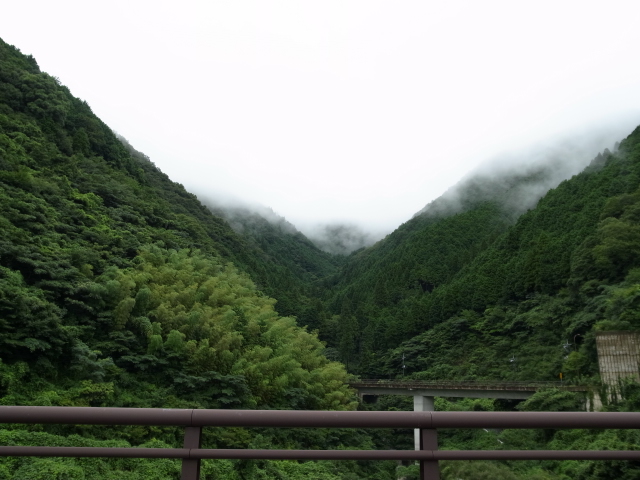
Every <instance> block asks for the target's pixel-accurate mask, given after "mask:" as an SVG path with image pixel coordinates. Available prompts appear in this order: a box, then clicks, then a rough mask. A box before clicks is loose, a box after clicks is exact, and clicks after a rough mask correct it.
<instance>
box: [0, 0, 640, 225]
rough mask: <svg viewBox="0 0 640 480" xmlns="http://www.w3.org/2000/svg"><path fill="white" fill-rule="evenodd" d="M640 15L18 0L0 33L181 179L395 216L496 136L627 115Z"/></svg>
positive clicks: (320, 211) (495, 5) (485, 7)
mask: <svg viewBox="0 0 640 480" xmlns="http://www.w3.org/2000/svg"><path fill="white" fill-rule="evenodd" d="M639 20H640V2H638V1H635V0H629V1H615V0H613V1H612V0H607V1H606V2H605V1H598V2H596V1H589V0H582V1H562V0H553V1H540V0H536V1H526V2H525V1H502V2H499V1H490V0H482V1H467V2H465V1H446V2H445V1H437V2H436V1H427V0H422V1H413V0H389V1H376V0H362V1H360V0H337V1H333V0H322V1H320V0H318V1H311V0H309V1H306V0H295V1H272V0H257V1H244V0H230V1H219V0H218V1H214V0H208V1H195V0H182V1H180V2H177V1H158V0H153V1H146V0H144V1H136V0H127V1H122V0H111V1H109V2H98V1H95V2H90V1H86V0H81V1H73V0H57V1H51V0H41V1H36V0H20V1H14V2H5V4H3V6H2V9H1V10H0V38H2V39H3V40H4V41H6V42H8V43H10V44H13V45H15V46H17V47H18V48H19V49H20V50H21V51H22V52H23V53H25V54H32V55H34V57H35V58H36V59H37V61H38V63H39V64H40V67H41V68H42V69H43V70H44V71H46V72H48V73H50V74H51V75H54V76H57V77H59V78H60V80H61V82H62V83H63V84H65V85H67V86H68V87H69V88H70V89H71V92H72V93H73V94H74V95H75V96H77V97H80V98H82V99H84V100H86V101H87V102H88V103H89V105H90V106H91V107H92V109H93V111H94V112H95V113H96V114H97V115H98V116H99V117H100V118H101V119H102V120H103V121H105V122H106V123H107V124H108V125H109V126H110V127H111V128H112V129H114V130H115V131H117V132H118V133H120V134H122V135H123V136H124V137H125V138H127V139H128V140H129V141H130V142H131V144H132V145H133V146H134V147H135V148H136V149H138V150H140V151H142V152H144V153H145V154H147V155H148V156H149V157H150V158H151V160H152V161H154V162H155V163H156V165H157V166H158V167H160V168H161V169H162V170H163V171H164V172H165V173H167V174H168V175H169V176H170V177H171V178H172V179H173V180H175V181H178V182H180V183H183V184H184V185H185V186H186V187H187V188H188V189H189V190H191V191H193V192H194V193H199V192H204V193H207V194H208V195H216V194H217V195H234V196H236V197H238V198H240V199H243V200H247V201H255V202H259V203H261V204H263V205H266V206H269V207H271V208H273V209H274V210H275V211H276V212H277V213H279V214H281V215H283V216H285V217H286V218H287V219H288V220H289V221H291V222H292V223H294V224H295V225H297V226H298V227H300V228H303V229H304V227H305V226H308V225H310V224H312V223H315V222H327V221H335V220H338V221H355V222H356V223H359V224H361V225H363V226H364V227H365V228H367V229H371V230H377V229H387V230H391V229H392V228H394V227H396V226H397V225H399V224H400V223H402V222H404V221H406V220H407V219H409V218H410V217H411V216H412V215H413V214H414V213H416V212H417V211H418V210H420V209H421V208H422V207H424V205H425V204H427V203H428V202H429V201H430V200H432V199H434V198H435V197H437V196H439V195H440V194H442V193H443V192H444V191H445V190H446V189H447V188H448V187H450V186H451V185H453V184H454V183H456V182H457V181H458V180H459V179H460V178H462V177H463V176H464V175H465V174H466V173H467V172H469V171H470V170H471V169H473V168H474V167H475V166H476V165H478V164H479V163H480V162H482V161H483V160H485V159H486V158H488V157H490V156H492V155H494V154H496V153H498V152H501V151H503V150H504V149H507V148H513V147H521V146H523V145H527V144H531V143H535V142H536V141H540V140H542V139H545V138H548V137H549V136H554V135H557V134H558V133H561V132H565V131H570V130H574V131H575V130H577V131H580V130H581V129H582V130H584V128H585V126H586V125H593V124H603V125H605V126H606V125H608V124H610V123H611V122H612V121H614V120H615V119H618V118H621V116H622V115H626V114H627V113H629V112H632V113H634V114H635V115H636V116H635V118H636V119H637V121H638V123H640V61H638V58H639V57H638V52H639V49H640V28H639V27H638V21H639ZM625 118H627V119H628V116H627V117H625ZM623 128H624V130H622V134H627V133H629V132H630V128H631V123H629V122H628V120H627V124H625V126H624V127H623Z"/></svg>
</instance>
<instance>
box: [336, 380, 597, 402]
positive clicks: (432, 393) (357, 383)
mask: <svg viewBox="0 0 640 480" xmlns="http://www.w3.org/2000/svg"><path fill="white" fill-rule="evenodd" d="M349 386H350V387H352V388H355V389H356V390H358V393H359V394H361V395H408V396H412V397H416V396H423V397H467V398H509V399H526V398H529V397H530V396H531V395H533V394H534V393H535V392H537V391H538V390H540V389H544V388H557V389H559V390H566V391H571V392H586V391H587V390H588V388H587V387H584V386H580V385H567V384H566V383H563V382H501V381H484V380H481V381H446V380H435V381H422V380H382V379H364V380H354V381H351V382H349Z"/></svg>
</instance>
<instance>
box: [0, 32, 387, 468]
mask: <svg viewBox="0 0 640 480" xmlns="http://www.w3.org/2000/svg"><path fill="white" fill-rule="evenodd" d="M128 147H130V146H127V145H126V142H125V143H123V142H122V141H120V140H119V139H118V138H117V137H116V136H115V135H114V133H113V132H112V131H111V130H110V129H109V128H108V127H107V126H106V125H105V124H104V123H103V122H101V121H100V120H99V119H98V118H97V117H96V116H95V115H94V114H93V113H92V112H91V109H90V108H89V106H88V105H87V103H86V102H83V101H81V100H79V99H77V98H75V97H73V96H72V95H71V93H70V92H69V90H68V89H67V88H66V87H64V86H62V85H60V83H59V82H58V81H57V80H56V79H55V78H54V77H51V76H50V75H48V74H46V73H43V72H41V71H40V69H39V68H38V65H37V63H36V61H35V60H34V59H33V58H32V57H30V56H24V55H22V54H21V53H20V52H19V50H17V49H16V48H14V47H12V46H10V45H7V44H6V43H4V42H2V41H0V402H1V403H2V404H5V405H61V406H65V405H75V406H123V407H125V406H129V407H168V408H284V409H291V408H298V409H338V410H340V409H351V408H354V406H355V398H354V396H353V392H352V391H351V390H349V389H348V387H347V386H346V385H345V381H346V378H347V377H346V372H345V370H344V367H343V366H342V365H341V364H339V363H337V362H332V361H330V360H328V359H327V357H326V356H325V355H324V354H323V352H324V346H323V345H322V344H321V342H320V341H319V340H318V338H317V337H316V336H315V335H314V334H312V333H309V332H307V331H306V330H305V329H302V328H300V327H299V326H298V325H297V323H296V320H295V319H294V318H292V317H286V316H281V314H280V313H281V312H280V311H279V310H277V309H278V306H276V300H274V299H272V298H270V297H268V296H267V295H266V294H265V292H266V293H273V292H276V293H277V292H279V291H282V292H283V295H282V296H283V297H285V296H286V297H288V298H289V299H292V300H291V302H290V303H291V307H292V308H297V303H293V302H294V300H295V301H296V302H297V301H298V300H300V299H304V298H305V291H304V289H305V288H306V286H305V285H304V284H301V283H300V282H298V281H297V277H296V272H295V271H292V270H290V269H289V265H285V264H282V263H281V261H280V259H278V258H275V257H273V256H272V257H270V256H269V254H268V253H267V252H265V251H264V250H261V249H260V247H259V245H254V244H252V243H251V242H250V241H248V240H246V239H245V238H244V237H241V236H239V235H238V234H236V233H235V232H234V231H233V229H232V228H231V227H230V226H229V225H228V223H227V222H226V221H225V220H224V219H222V218H220V217H218V216H215V215H213V214H212V213H211V211H210V210H209V209H207V208H206V207H205V206H203V205H202V204H201V203H200V202H199V201H198V200H197V198H196V197H195V196H194V195H192V194H190V193H188V192H187V191H186V190H185V189H184V188H183V187H182V186H181V185H179V184H176V183H174V182H172V181H171V180H169V179H168V177H167V176H166V175H164V174H163V173H162V172H160V171H159V170H158V169H157V168H156V167H155V166H154V165H153V164H152V163H151V162H150V161H149V160H148V159H147V158H145V157H144V156H143V155H141V154H139V153H137V152H135V151H133V150H132V149H131V148H128ZM330 267H331V264H330V263H329V264H327V265H326V268H330ZM250 276H251V277H250ZM252 278H253V279H255V281H256V282H257V283H258V286H259V288H257V287H256V285H255V284H254V281H253V280H252ZM284 293H286V295H284ZM300 303H302V302H300ZM285 309H286V308H285ZM28 430H29V429H22V428H19V427H18V426H14V427H11V426H9V427H7V428H6V429H4V430H1V431H0V436H2V438H3V442H5V444H24V443H22V442H27V444H28V442H29V438H31V437H33V435H31V436H30V434H29V432H28ZM48 432H49V436H46V435H41V437H40V440H35V441H36V443H39V442H42V441H44V442H45V443H44V444H45V445H68V444H71V443H73V442H75V443H76V444H77V443H78V442H80V443H84V444H86V443H87V442H89V443H90V442H94V443H96V442H97V444H100V442H104V441H109V440H111V439H112V438H117V439H118V440H117V441H118V442H120V443H119V444H120V445H122V444H123V442H124V443H128V444H134V445H140V444H144V445H147V446H150V445H153V446H178V445H179V444H180V442H181V433H180V431H179V429H155V428H138V427H135V428H134V427H132V428H122V429H120V430H118V431H117V432H110V431H108V430H104V429H102V430H100V429H95V428H92V427H87V428H83V429H80V430H76V429H74V427H68V428H55V427H52V428H50V429H48ZM76 433H81V434H82V436H83V438H80V437H77V436H76V437H74V436H73V435H71V436H69V435H70V434H76ZM206 435H207V436H206V437H205V442H206V443H208V444H209V445H212V446H218V447H223V446H224V447H236V448H243V447H247V446H248V445H250V444H256V442H258V443H260V442H263V443H269V444H280V445H285V444H287V445H290V446H296V445H298V446H300V447H302V448H308V447H312V446H314V445H315V446H316V447H317V446H319V445H322V446H325V445H326V443H327V442H326V441H325V440H324V439H323V438H322V436H323V435H324V434H323V433H322V432H320V431H319V432H316V433H315V434H309V435H307V436H306V437H304V438H303V439H302V440H295V439H293V438H289V437H287V435H284V436H283V435H282V434H281V433H280V432H277V431H275V430H267V431H263V432H262V433H261V434H259V435H258V436H255V435H253V434H251V433H249V432H247V431H244V430H242V429H238V430H237V431H235V432H234V433H233V434H229V433H228V432H227V433H225V432H216V431H214V429H211V431H210V432H209V433H207V434H206ZM354 435H355V436H354ZM74 438H75V440H74ZM345 439H346V440H345ZM354 439H356V440H354ZM345 441H356V442H361V441H364V440H363V439H360V438H359V437H358V433H348V434H345V435H338V436H334V437H332V438H331V440H329V441H328V442H329V444H331V445H333V446H334V447H338V446H339V445H341V444H342V443H343V442H345ZM89 463H91V462H89ZM134 463H137V467H136V466H135V465H133V464H131V465H128V466H127V465H123V464H122V463H118V462H112V461H96V462H93V463H91V465H92V466H91V465H89V464H87V463H86V462H84V463H83V462H82V461H76V460H56V459H50V460H42V459H36V458H21V459H7V458H3V459H1V461H0V476H5V477H7V478H15V479H18V478H60V479H62V478H97V476H99V477H100V478H141V477H139V476H138V475H143V476H144V478H158V479H160V478H163V479H164V478H175V477H176V475H178V474H179V464H177V463H176V462H174V461H168V462H164V463H162V462H160V463H158V464H157V465H158V468H154V467H152V466H151V465H152V464H153V463H152V462H147V461H137V462H134ZM298 465H299V464H297V463H296V462H284V463H283V462H280V463H279V464H273V465H271V466H269V465H267V464H264V463H262V464H255V463H254V464H246V462H245V463H242V462H240V463H238V462H222V463H220V462H218V463H211V464H210V465H209V466H208V467H206V468H205V473H206V475H207V478H214V477H215V478H220V475H224V477H223V478H229V479H231V478H243V476H244V478H246V476H247V475H249V477H251V478H259V477H260V476H261V475H262V476H265V477H269V476H273V475H276V476H277V475H281V473H278V472H280V471H283V472H284V471H287V470H289V471H291V472H293V473H291V476H292V478H299V477H301V476H304V475H306V474H305V471H306V470H309V469H308V468H306V470H305V467H303V466H298ZM333 468H334V467H333V466H332V465H329V466H326V467H318V468H316V469H315V470H314V471H315V472H316V474H317V475H318V478H321V477H322V476H324V477H325V478H332V479H333V478H338V477H336V476H335V475H333V474H332V473H331V469H333ZM357 468H358V467H357V466H352V467H346V470H345V471H349V470H350V469H351V470H354V469H355V470H357ZM380 468H386V467H384V466H382V467H380ZM135 469H139V470H140V472H146V475H145V474H144V473H139V474H138V473H135ZM220 469H222V470H224V472H222V473H221V470H220ZM265 469H266V470H265ZM311 470H313V469H311ZM311 470H309V471H311ZM374 470H375V469H374ZM269 471H270V472H271V473H269ZM225 472H226V473H225ZM243 472H244V473H243ZM307 473H308V472H307ZM85 474H86V475H88V476H86V477H85Z"/></svg>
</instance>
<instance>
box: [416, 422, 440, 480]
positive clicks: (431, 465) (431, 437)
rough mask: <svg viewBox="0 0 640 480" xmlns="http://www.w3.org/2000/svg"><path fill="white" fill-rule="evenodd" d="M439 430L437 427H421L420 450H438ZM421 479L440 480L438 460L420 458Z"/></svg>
mask: <svg viewBox="0 0 640 480" xmlns="http://www.w3.org/2000/svg"><path fill="white" fill-rule="evenodd" d="M437 449H438V432H437V431H436V429H435V428H421V429H420V450H437ZM420 480H440V467H439V466H438V461H437V460H420Z"/></svg>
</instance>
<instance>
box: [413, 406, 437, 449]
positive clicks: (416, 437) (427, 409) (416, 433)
mask: <svg viewBox="0 0 640 480" xmlns="http://www.w3.org/2000/svg"><path fill="white" fill-rule="evenodd" d="M435 409H436V408H435V405H434V403H433V397H425V396H424V395H414V396H413V411H414V412H433V411H435ZM413 438H414V445H415V449H416V450H420V429H419V428H416V429H415V430H414V431H413Z"/></svg>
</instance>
